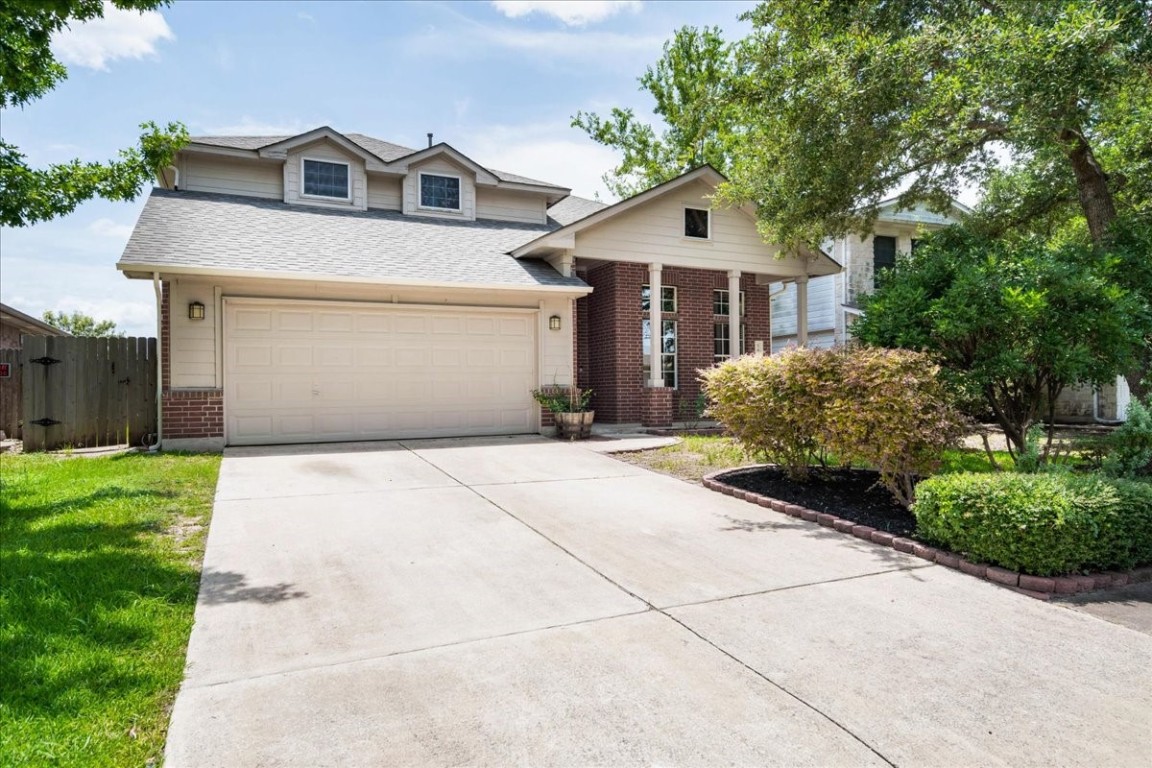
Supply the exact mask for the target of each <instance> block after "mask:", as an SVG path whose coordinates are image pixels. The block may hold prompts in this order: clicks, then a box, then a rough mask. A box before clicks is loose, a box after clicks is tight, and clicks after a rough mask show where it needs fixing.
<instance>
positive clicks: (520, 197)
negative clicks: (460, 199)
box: [476, 187, 548, 224]
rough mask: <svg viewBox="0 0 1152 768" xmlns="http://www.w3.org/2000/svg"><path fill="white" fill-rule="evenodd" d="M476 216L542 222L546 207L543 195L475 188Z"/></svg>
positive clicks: (546, 210)
mask: <svg viewBox="0 0 1152 768" xmlns="http://www.w3.org/2000/svg"><path fill="white" fill-rule="evenodd" d="M476 218H478V219H497V220H499V221H517V222H522V223H525V224H544V223H546V222H547V221H548V209H547V206H546V201H545V197H544V195H540V194H536V193H534V192H514V191H511V190H506V189H491V188H487V187H479V188H477V189H476Z"/></svg>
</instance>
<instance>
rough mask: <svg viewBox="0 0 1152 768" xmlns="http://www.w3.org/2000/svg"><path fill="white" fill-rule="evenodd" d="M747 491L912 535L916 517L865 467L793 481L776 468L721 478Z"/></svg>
mask: <svg viewBox="0 0 1152 768" xmlns="http://www.w3.org/2000/svg"><path fill="white" fill-rule="evenodd" d="M717 479H718V480H721V481H723V482H725V483H728V484H729V485H732V486H735V487H736V488H740V489H741V490H745V491H753V492H755V493H761V494H763V495H765V496H771V497H772V498H774V499H780V500H781V501H786V502H788V503H789V504H799V505H800V506H802V507H807V508H808V509H814V510H816V511H817V512H827V513H828V514H831V515H836V516H837V517H842V518H844V519H845V520H851V521H853V522H856V523H859V524H861V525H870V526H872V527H873V528H876V529H878V530H881V531H888V532H890V533H895V534H898V535H900V536H911V535H912V533H913V531H915V530H916V518H915V517H913V516H912V513H911V512H909V511H908V510H906V509H904V507H902V506H900V505H899V504H897V503H896V502H895V501H894V500H893V499H892V494H890V493H888V491H886V490H885V489H884V486H883V485H881V484H880V476H879V475H878V474H877V473H876V472H873V471H872V470H865V469H819V468H817V469H814V470H812V472H811V474H810V476H809V479H808V482H806V483H797V482H794V481H792V480H789V479H788V478H787V477H786V476H785V475H784V473H783V472H782V471H781V470H779V469H776V468H775V467H753V468H751V469H738V470H735V471H733V472H729V473H727V474H725V475H723V476H722V477H719V478H717Z"/></svg>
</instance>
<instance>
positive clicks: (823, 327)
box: [772, 275, 837, 346]
mask: <svg viewBox="0 0 1152 768" xmlns="http://www.w3.org/2000/svg"><path fill="white" fill-rule="evenodd" d="M836 278H837V276H836V275H827V276H825V277H814V278H812V279H811V280H809V281H808V336H809V338H810V339H811V337H812V336H813V335H814V334H816V333H819V332H821V331H829V332H831V333H832V335H833V337H835V331H836V305H835V300H836ZM778 336H784V337H793V340H794V337H795V336H796V284H795V283H788V284H787V286H786V287H785V289H784V292H783V293H779V294H777V295H776V296H773V297H772V338H773V346H775V343H776V342H775V339H776V337H778Z"/></svg>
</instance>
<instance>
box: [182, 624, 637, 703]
mask: <svg viewBox="0 0 1152 768" xmlns="http://www.w3.org/2000/svg"><path fill="white" fill-rule="evenodd" d="M652 612H653V609H652V608H651V607H645V608H643V609H642V610H639V611H628V612H627V613H616V614H613V615H611V616H597V617H595V618H591V619H582V620H580V621H569V622H565V623H563V624H551V625H549V626H545V627H531V628H529V629H519V630H515V631H513V632H502V633H500V634H497V635H485V636H484V637H470V638H468V639H465V640H454V641H452V642H450V643H435V644H433V645H426V646H423V647H421V648H405V649H403V650H399V651H389V652H388V653H378V654H368V655H364V656H351V657H349V658H345V659H337V660H334V661H328V662H322V663H319V664H311V665H308V666H300V667H289V668H285V669H278V670H275V671H272V672H261V673H259V674H255V675H248V676H247V677H234V678H231V679H228V680H213V681H212V682H209V683H194V682H191V681H189V680H187V679H186V680H185V681H184V684H183V685H184V686H185V687H187V688H189V689H193V688H197V689H199V688H218V687H220V686H223V685H235V684H237V683H246V682H249V681H252V680H264V679H267V678H270V677H281V676H285V677H286V676H290V675H296V674H300V673H303V672H312V671H315V670H319V669H335V668H337V667H345V666H348V665H350V664H361V663H364V662H369V661H381V660H383V659H392V658H396V657H399V656H411V655H413V654H418V653H425V652H427V651H438V650H441V649H443V648H459V647H461V646H466V645H474V644H476V643H486V642H489V641H491V640H503V639H505V638H509V637H521V636H523V635H532V634H536V633H538V632H549V631H551V630H556V629H570V628H572V627H582V626H586V625H589V624H597V623H599V622H602V621H613V620H615V619H624V618H627V617H629V616H640V615H642V614H645V613H652Z"/></svg>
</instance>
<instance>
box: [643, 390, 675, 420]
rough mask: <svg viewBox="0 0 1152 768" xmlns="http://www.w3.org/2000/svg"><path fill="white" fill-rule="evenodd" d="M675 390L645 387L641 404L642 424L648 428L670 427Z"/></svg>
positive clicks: (672, 417) (673, 415) (673, 416)
mask: <svg viewBox="0 0 1152 768" xmlns="http://www.w3.org/2000/svg"><path fill="white" fill-rule="evenodd" d="M674 393H675V390H672V389H668V388H667V387H645V388H644V390H643V392H642V397H641V403H640V423H641V424H643V425H644V426H646V427H670V426H672V421H673V420H674V418H675V414H674V413H673V411H672V408H673V405H672V403H673V401H674V400H675V396H674Z"/></svg>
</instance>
